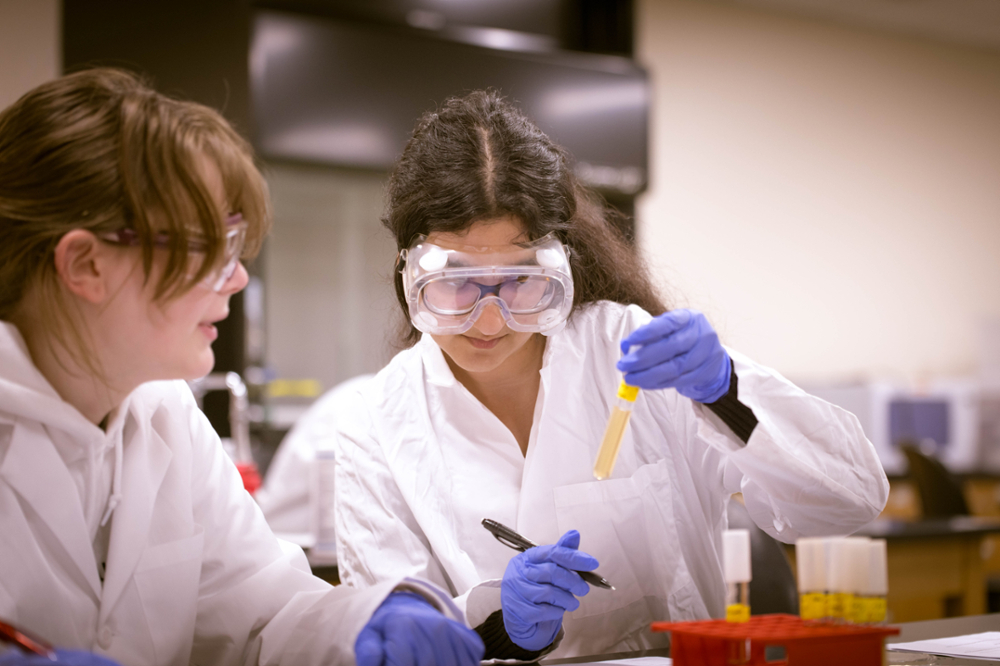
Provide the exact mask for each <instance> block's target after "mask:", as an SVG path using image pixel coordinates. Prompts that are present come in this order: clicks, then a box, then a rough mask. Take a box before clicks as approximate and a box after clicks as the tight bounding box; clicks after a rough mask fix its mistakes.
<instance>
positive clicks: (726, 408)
mask: <svg viewBox="0 0 1000 666" xmlns="http://www.w3.org/2000/svg"><path fill="white" fill-rule="evenodd" d="M729 367H730V373H729V391H728V392H727V393H726V395H724V396H722V397H721V398H719V399H718V400H716V401H715V402H706V403H704V404H705V406H706V407H708V408H709V409H711V410H712V412H713V413H714V414H715V415H716V416H718V417H719V418H720V419H722V422H723V423H725V424H726V425H727V426H729V428H730V429H731V430H732V431H733V432H734V433H735V434H736V436H737V437H739V438H740V439H741V440H743V443H744V444H746V443H747V442H748V441H749V440H750V435H751V434H752V433H753V429H754V428H755V427H757V417H756V416H754V413H753V410H752V409H750V408H749V407H747V406H746V405H744V404H743V403H742V402H740V401H739V398H737V397H736V396H737V391H736V389H737V386H738V384H739V378H738V377H737V376H736V366H735V365H734V364H733V361H732V359H730V361H729Z"/></svg>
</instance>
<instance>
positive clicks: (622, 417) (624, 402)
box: [594, 380, 639, 481]
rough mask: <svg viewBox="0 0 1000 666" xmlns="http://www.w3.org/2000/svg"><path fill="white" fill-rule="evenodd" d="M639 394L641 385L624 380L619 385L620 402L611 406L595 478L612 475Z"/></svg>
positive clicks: (601, 478) (595, 465) (598, 455)
mask: <svg viewBox="0 0 1000 666" xmlns="http://www.w3.org/2000/svg"><path fill="white" fill-rule="evenodd" d="M638 395H639V387H638V386H629V385H628V384H626V383H625V381H624V380H623V381H622V383H621V385H620V386H619V387H618V402H617V403H616V404H615V405H614V406H613V407H612V408H611V418H609V419H608V427H607V429H606V430H605V431H604V440H603V441H602V442H601V449H600V450H599V451H598V452H597V462H595V463H594V478H595V479H597V480H598V481H601V480H603V479H606V478H608V477H609V476H611V471H612V470H613V469H614V468H615V461H616V460H618V449H620V448H621V445H622V437H624V436H625V428H626V427H628V420H629V418H631V417H632V408H633V407H635V399H636V397H637V396H638Z"/></svg>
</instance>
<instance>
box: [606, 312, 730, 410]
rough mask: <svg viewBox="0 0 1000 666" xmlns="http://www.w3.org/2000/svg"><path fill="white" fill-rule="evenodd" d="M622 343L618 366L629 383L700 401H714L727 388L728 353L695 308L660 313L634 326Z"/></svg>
mask: <svg viewBox="0 0 1000 666" xmlns="http://www.w3.org/2000/svg"><path fill="white" fill-rule="evenodd" d="M635 345H638V349H633V350H632V351H629V349H630V348H631V347H633V346H635ZM621 349H622V354H624V356H623V357H622V359H621V360H620V361H618V369H619V370H620V371H621V372H623V373H625V383H626V384H629V385H631V386H638V387H639V388H643V389H665V388H673V389H677V392H678V393H680V394H681V395H683V396H684V397H686V398H691V399H692V400H695V401H697V402H715V401H716V400H718V399H719V398H721V397H722V396H724V395H726V393H727V392H728V391H729V376H730V373H731V371H732V368H731V366H730V361H729V354H727V353H726V350H725V349H723V348H722V343H720V342H719V336H718V335H717V334H716V333H715V329H713V328H712V325H711V324H709V323H708V320H707V319H705V315H703V314H702V313H700V312H698V311H697V310H672V311H671V312H667V313H664V314H661V315H660V316H659V317H656V318H655V319H653V321H651V322H649V323H648V324H646V325H645V326H640V327H639V328H637V329H635V330H634V331H632V334H631V335H629V336H628V337H627V338H625V339H624V340H622V343H621Z"/></svg>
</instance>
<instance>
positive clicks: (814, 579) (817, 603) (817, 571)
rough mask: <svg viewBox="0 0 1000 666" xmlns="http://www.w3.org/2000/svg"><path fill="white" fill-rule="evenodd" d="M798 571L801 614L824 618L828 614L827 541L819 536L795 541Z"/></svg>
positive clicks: (811, 617) (805, 617) (804, 618)
mask: <svg viewBox="0 0 1000 666" xmlns="http://www.w3.org/2000/svg"><path fill="white" fill-rule="evenodd" d="M795 568H796V569H797V571H798V585H799V616H800V617H801V618H802V619H803V620H822V619H824V618H826V616H827V610H826V603H827V601H826V597H827V594H826V592H827V582H826V568H827V567H826V543H825V539H822V538H819V537H803V538H801V539H799V540H798V541H796V542H795Z"/></svg>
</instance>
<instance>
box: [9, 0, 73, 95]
mask: <svg viewBox="0 0 1000 666" xmlns="http://www.w3.org/2000/svg"><path fill="white" fill-rule="evenodd" d="M61 7H62V3H60V2H59V0H0V109H4V108H6V107H8V106H9V105H10V104H11V103H12V102H14V101H15V100H16V99H17V98H18V97H20V96H21V95H23V94H24V93H26V92H27V91H28V90H30V89H31V88H34V87H35V86H37V85H38V84H39V83H42V82H44V81H48V80H49V79H52V78H54V77H56V76H58V75H59V73H60V72H61V71H62V46H61V40H62V36H61V29H60V12H61Z"/></svg>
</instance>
